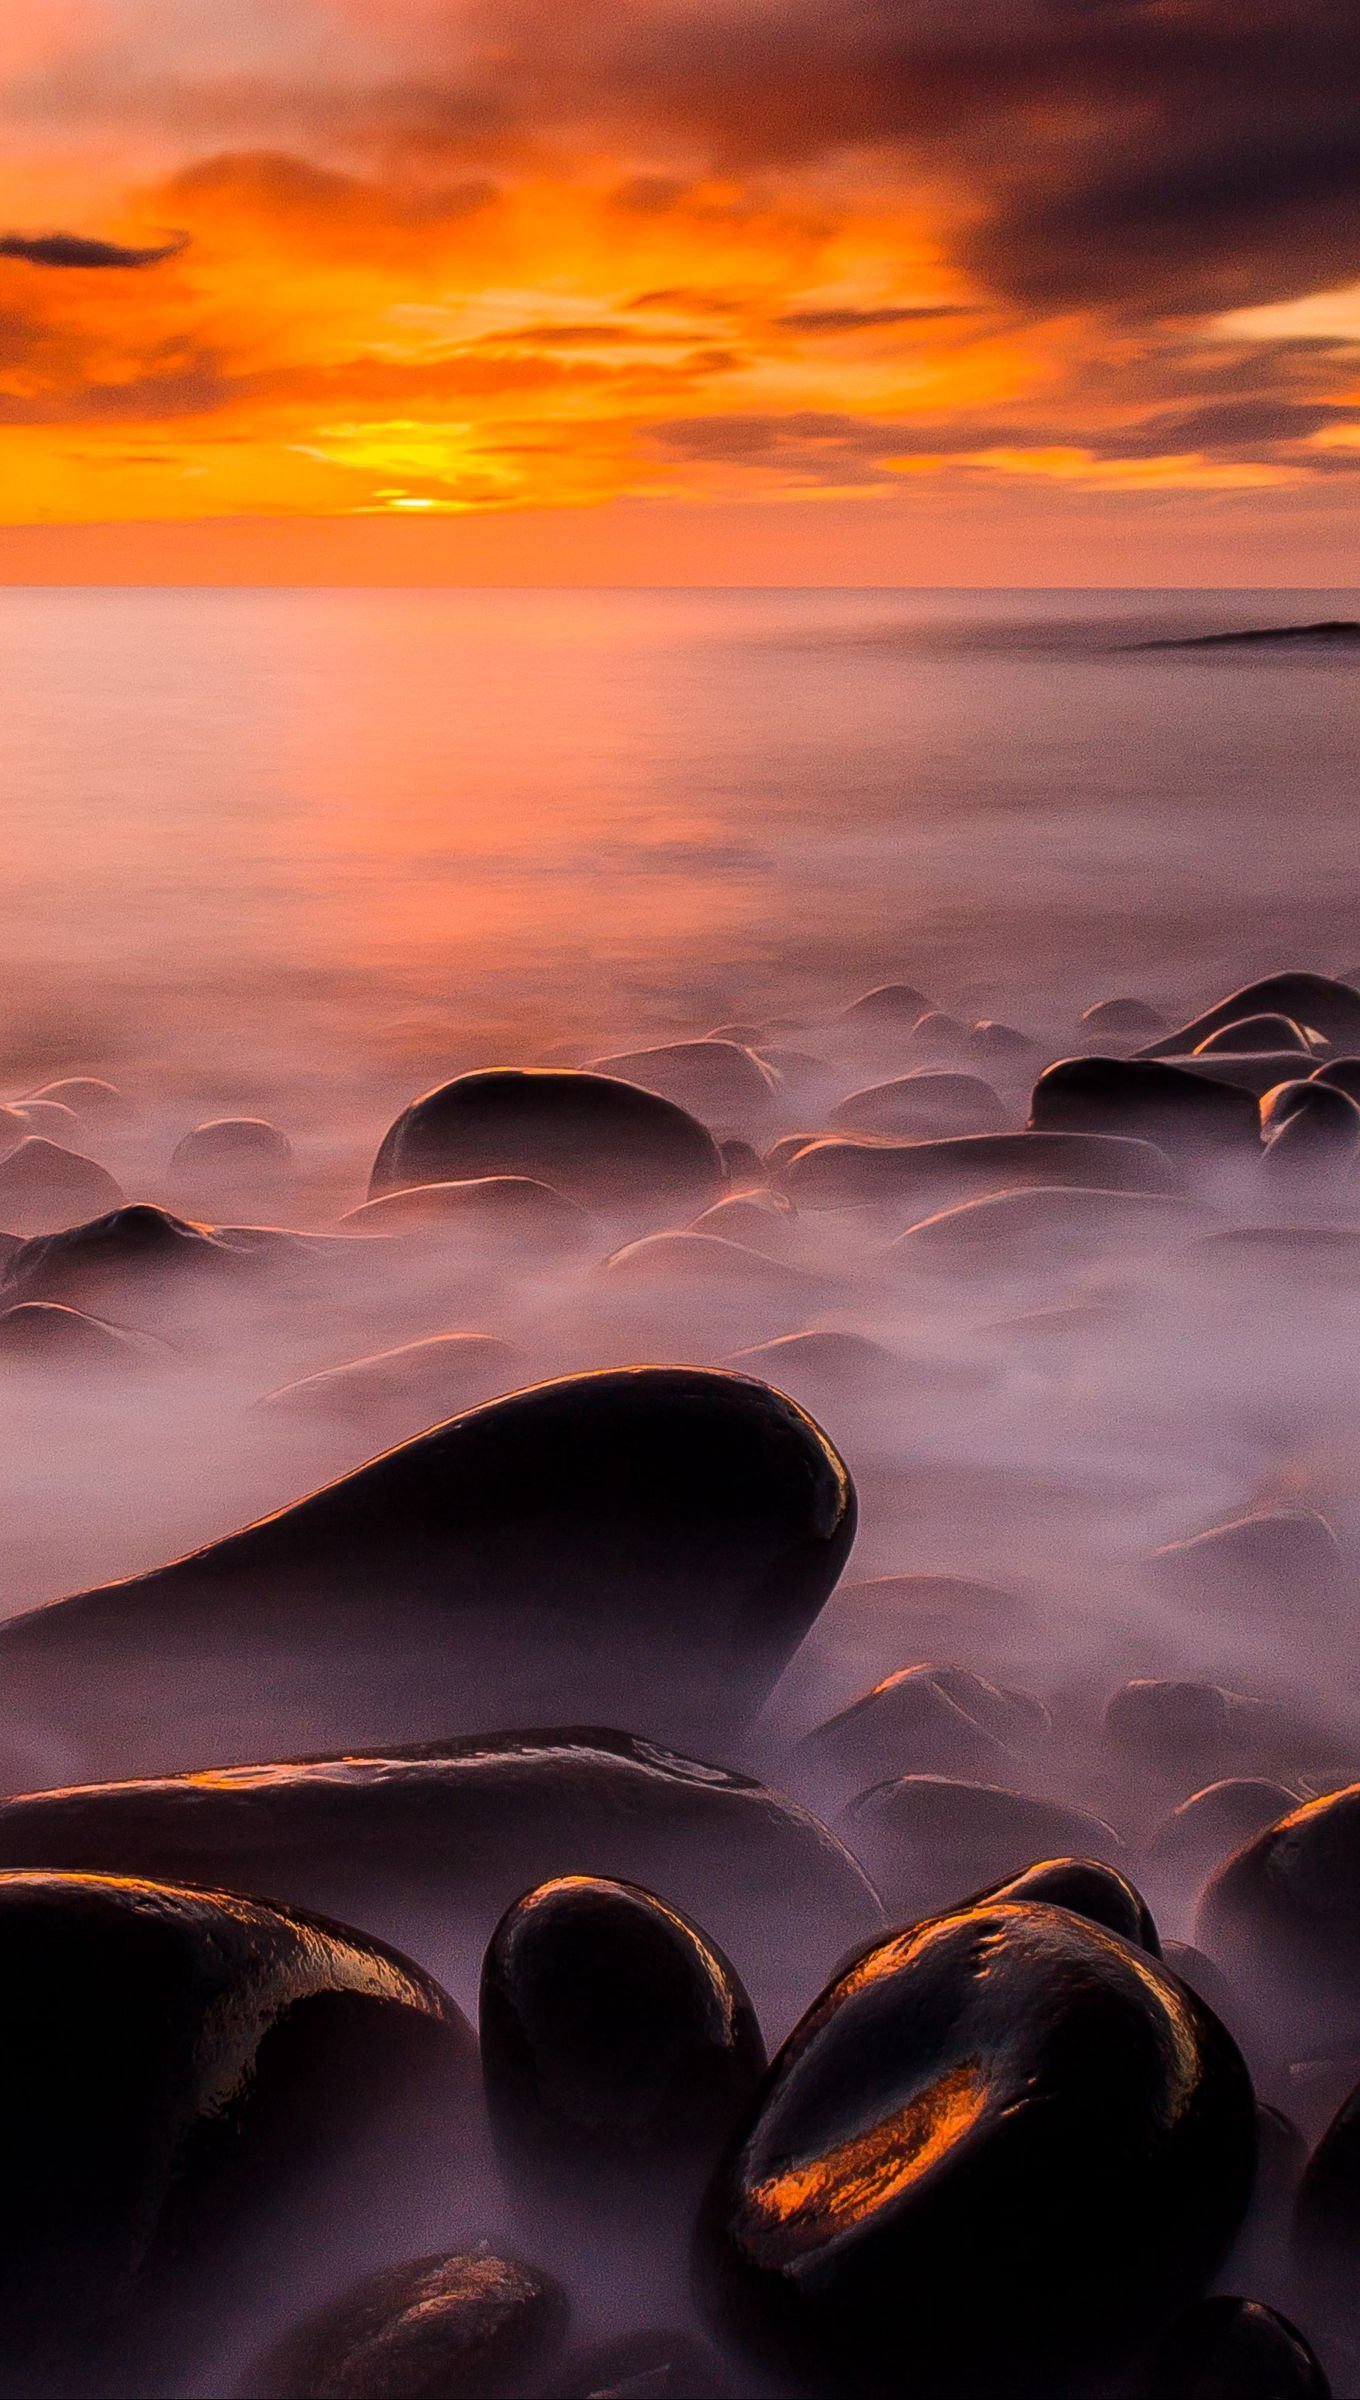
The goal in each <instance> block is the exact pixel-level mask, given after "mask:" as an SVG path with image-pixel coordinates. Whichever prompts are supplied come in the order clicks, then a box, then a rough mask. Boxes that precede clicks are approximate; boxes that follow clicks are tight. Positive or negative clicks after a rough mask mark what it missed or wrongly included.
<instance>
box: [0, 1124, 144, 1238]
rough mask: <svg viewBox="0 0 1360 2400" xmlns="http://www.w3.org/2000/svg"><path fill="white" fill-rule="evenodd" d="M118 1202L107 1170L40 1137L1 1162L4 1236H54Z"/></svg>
mask: <svg viewBox="0 0 1360 2400" xmlns="http://www.w3.org/2000/svg"><path fill="white" fill-rule="evenodd" d="M122 1198H123V1195H122V1192H121V1191H120V1190H119V1188H118V1185H117V1184H116V1182H115V1181H114V1179H113V1177H112V1175H110V1174H109V1172H108V1170H107V1168H105V1167H100V1166H96V1164H95V1162H94V1160H93V1159H92V1158H84V1157H82V1156H81V1154H80V1152H79V1151H78V1150H66V1149H63V1147H62V1146H61V1144H60V1143H59V1142H49V1141H47V1140H46V1139H45V1137H44V1136H43V1135H42V1134H40V1133H30V1134H26V1135H25V1137H24V1139H23V1140H22V1141H21V1142H20V1143H19V1144H18V1145H17V1147H16V1148H15V1149H13V1150H10V1151H9V1152H7V1154H6V1155H5V1156H4V1157H3V1158H0V1225H3V1226H4V1227H5V1230H6V1232H8V1233H18V1234H33V1233H58V1232H61V1231H63V1230H64V1229H65V1228H66V1227H67V1226H70V1225H77V1224H79V1223H80V1222H81V1221H82V1219H84V1218H86V1217H92V1216H97V1215H98V1214H99V1213H100V1212H101V1211H102V1210H104V1209H110V1208H117V1207H119V1206H120V1205H121V1202H122Z"/></svg>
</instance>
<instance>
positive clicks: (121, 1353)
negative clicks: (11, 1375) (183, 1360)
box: [0, 1300, 174, 1374]
mask: <svg viewBox="0 0 1360 2400" xmlns="http://www.w3.org/2000/svg"><path fill="white" fill-rule="evenodd" d="M173 1355H174V1354H173V1352H172V1351H171V1350H170V1348H169V1346H168V1345H167V1344H166V1343H165V1342H158V1341H155V1340H154V1339H153V1338H152V1337H151V1336H150V1335H149V1334H144V1333H132V1332H129V1330H128V1328H127V1327H126V1326H123V1325H111V1324H109V1323H108V1321H107V1319H106V1318H104V1317H92V1316H88V1315H86V1313H85V1312H84V1310H82V1309H79V1308H65V1307H63V1306H62V1305H61V1304H60V1303H59V1302H57V1301H54V1300H20V1301H18V1302H16V1304H15V1306H14V1307H13V1308H7V1309H4V1310H0V1367H22V1368H37V1369H48V1370H50V1371H52V1372H58V1371H60V1370H63V1369H67V1368H69V1369H72V1370H74V1371H76V1372H78V1373H82V1374H91V1373H94V1374H103V1373H107V1374H116V1373H118V1372H119V1371H120V1370H126V1369H127V1368H128V1367H133V1368H136V1367H147V1366H167V1365H169V1364H170V1363H171V1361H172V1359H173Z"/></svg>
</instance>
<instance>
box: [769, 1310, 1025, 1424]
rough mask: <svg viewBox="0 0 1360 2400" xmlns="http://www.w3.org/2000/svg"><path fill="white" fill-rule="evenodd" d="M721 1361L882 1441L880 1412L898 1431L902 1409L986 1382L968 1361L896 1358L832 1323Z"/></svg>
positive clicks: (864, 1337) (930, 1402)
mask: <svg viewBox="0 0 1360 2400" xmlns="http://www.w3.org/2000/svg"><path fill="white" fill-rule="evenodd" d="M726 1364H727V1365H728V1366H729V1367H734V1368H735V1369H736V1370H737V1371H738V1372H739V1373H740V1374H743V1375H759V1376H760V1377H761V1378H762V1380H763V1381H764V1382H766V1383H771V1384H773V1386H774V1388H775V1390H776V1391H777V1392H788V1393H790V1394H791V1395H792V1397H793V1398H794V1399H795V1400H799V1401H801V1402H802V1404H803V1406H804V1407H805V1408H810V1409H811V1410H812V1412H813V1414H814V1415H815V1416H817V1417H818V1418H821V1417H826V1418H828V1420H829V1421H830V1422H831V1423H833V1424H835V1425H836V1426H837V1427H844V1428H845V1429H847V1431H849V1430H851V1429H853V1432H854V1434H855V1436H856V1438H857V1439H862V1440H864V1441H866V1442H874V1441H878V1440H881V1439H882V1436H883V1432H884V1412H885V1411H891V1412H892V1414H891V1417H890V1419H889V1423H890V1425H891V1428H892V1432H893V1434H894V1435H897V1436H900V1433H901V1428H902V1416H901V1412H902V1411H903V1409H905V1408H914V1410H915V1411H916V1412H917V1413H918V1414H919V1412H920V1411H921V1409H923V1408H926V1409H929V1408H930V1407H931V1406H932V1405H933V1404H934V1403H936V1402H937V1401H938V1400H939V1399H940V1397H941V1395H949V1394H955V1393H960V1392H976V1391H980V1390H982V1389H983V1388H984V1387H985V1386H986V1384H987V1383H988V1382H989V1381H990V1377H989V1376H988V1374H987V1373H986V1371H985V1370H984V1369H983V1368H981V1367H979V1366H978V1365H976V1364H975V1363H973V1362H972V1361H966V1362H965V1361H955V1360H952V1359H939V1360H937V1359H933V1358H926V1359H919V1360H918V1359H909V1358H902V1357H899V1356H898V1354H897V1353H896V1352H895V1351H892V1350H886V1349H884V1347H883V1345H882V1343H881V1342H871V1341H870V1340H869V1337H868V1335H867V1334H863V1333H851V1332H847V1331H845V1330H844V1329H842V1328H838V1327H835V1326H821V1327H818V1328H817V1329H816V1330H815V1331H811V1332H805V1333H785V1334H780V1335H779V1336H778V1337H777V1338H776V1339H775V1340H773V1341H769V1342H757V1343H755V1344H753V1345H752V1346H751V1347H750V1348H749V1349H746V1350H734V1351H733V1352H732V1354H731V1356H730V1358H729V1359H728V1360H727V1361H726Z"/></svg>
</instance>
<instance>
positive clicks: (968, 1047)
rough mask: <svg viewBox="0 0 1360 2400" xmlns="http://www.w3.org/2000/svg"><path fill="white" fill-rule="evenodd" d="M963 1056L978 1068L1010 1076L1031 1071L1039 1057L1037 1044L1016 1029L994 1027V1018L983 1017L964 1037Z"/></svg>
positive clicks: (997, 1025)
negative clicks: (996, 1070)
mask: <svg viewBox="0 0 1360 2400" xmlns="http://www.w3.org/2000/svg"><path fill="white" fill-rule="evenodd" d="M963 1048H964V1052H965V1055H966V1056H967V1057H969V1058H971V1059H976V1061H977V1062H978V1064H979V1065H980V1066H988V1067H995V1068H996V1069H998V1070H999V1071H1005V1070H1007V1069H1009V1070H1010V1072H1011V1073H1012V1074H1022V1073H1024V1072H1026V1071H1031V1070H1032V1067H1033V1062H1034V1060H1035V1059H1036V1058H1038V1057H1039V1056H1040V1055H1041V1052H1040V1048H1039V1044H1038V1043H1037V1042H1036V1041H1035V1040H1034V1039H1033V1038H1032V1036H1031V1035H1030V1034H1028V1033H1022V1032H1021V1031H1020V1028H1019V1026H1018V1025H1002V1024H998V1022H997V1021H996V1019H995V1018H994V1017H983V1018H981V1019H980V1021H979V1022H978V1023H977V1024H976V1025H972V1026H970V1027H969V1029H968V1032H967V1033H966V1035H965V1036H964V1042H963Z"/></svg>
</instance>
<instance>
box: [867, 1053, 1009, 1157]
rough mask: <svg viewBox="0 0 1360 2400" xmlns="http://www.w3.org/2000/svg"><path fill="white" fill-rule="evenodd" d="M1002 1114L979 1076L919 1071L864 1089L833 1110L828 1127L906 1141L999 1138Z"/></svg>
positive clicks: (1000, 1107)
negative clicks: (971, 1135) (996, 1135)
mask: <svg viewBox="0 0 1360 2400" xmlns="http://www.w3.org/2000/svg"><path fill="white" fill-rule="evenodd" d="M1005 1123H1006V1111H1005V1109H1004V1107H1003V1106H1002V1104H1001V1101H1000V1100H999V1099H998V1097H997V1095H996V1093H995V1092H994V1091H993V1089H992V1087H991V1085H990V1084H989V1083H984V1082H983V1080H982V1078H981V1076H980V1075H949V1074H945V1073H935V1072H932V1071H931V1070H929V1069H927V1068H924V1067H918V1068H917V1070H916V1073H915V1074H914V1075H898V1076H896V1077H894V1079H893V1080H892V1082H891V1083H873V1084H869V1085H866V1087H865V1088H864V1090H863V1091H858V1092H852V1093H851V1094H850V1097H849V1099H848V1100H842V1101H841V1102H840V1103H839V1104H838V1105H837V1106H836V1107H835V1108H833V1109H832V1111H831V1114H830V1116H829V1117H828V1118H827V1124H828V1125H829V1126H830V1127H832V1128H833V1129H834V1130H835V1131H837V1132H841V1133H886V1134H897V1135H902V1136H905V1137H906V1138H908V1139H910V1140H917V1141H919V1140H922V1139H930V1138H933V1137H934V1136H936V1135H946V1134H951V1133H994V1132H996V1133H999V1132H1000V1131H1001V1129H1002V1128H1003V1126H1004V1125H1005Z"/></svg>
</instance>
